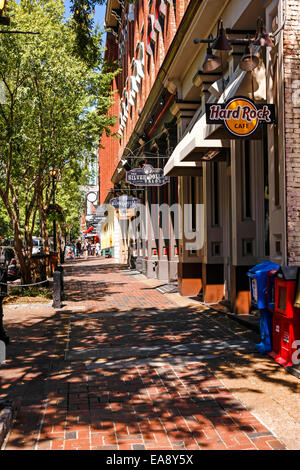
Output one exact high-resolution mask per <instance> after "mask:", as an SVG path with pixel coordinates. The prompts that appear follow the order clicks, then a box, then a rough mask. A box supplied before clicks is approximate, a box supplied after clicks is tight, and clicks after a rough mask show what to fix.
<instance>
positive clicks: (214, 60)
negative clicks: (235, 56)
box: [203, 47, 222, 73]
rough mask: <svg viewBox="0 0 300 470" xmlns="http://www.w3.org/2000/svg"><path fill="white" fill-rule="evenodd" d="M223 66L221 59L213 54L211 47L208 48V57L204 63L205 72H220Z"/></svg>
mask: <svg viewBox="0 0 300 470" xmlns="http://www.w3.org/2000/svg"><path fill="white" fill-rule="evenodd" d="M221 65H222V60H221V57H218V56H216V55H214V54H213V52H212V49H211V48H210V47H208V48H207V53H206V57H205V59H204V63H203V72H206V73H207V72H214V71H215V70H218V69H219V68H220V67H221Z"/></svg>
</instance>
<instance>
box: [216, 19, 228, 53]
mask: <svg viewBox="0 0 300 470" xmlns="http://www.w3.org/2000/svg"><path fill="white" fill-rule="evenodd" d="M211 48H212V49H215V50H218V51H230V50H231V49H232V47H231V44H229V42H228V39H227V37H226V33H225V29H224V27H223V21H222V20H219V24H218V33H217V37H216V39H215V40H214V41H213V43H212V45H211Z"/></svg>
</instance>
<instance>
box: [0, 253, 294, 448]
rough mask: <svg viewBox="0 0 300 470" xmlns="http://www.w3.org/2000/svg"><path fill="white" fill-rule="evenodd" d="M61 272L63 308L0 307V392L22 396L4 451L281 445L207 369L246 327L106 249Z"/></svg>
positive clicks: (235, 348) (238, 351) (239, 340)
mask: <svg viewBox="0 0 300 470" xmlns="http://www.w3.org/2000/svg"><path fill="white" fill-rule="evenodd" d="M65 280H66V295H67V301H66V305H65V306H64V308H63V309H61V310H60V311H54V310H53V309H52V308H51V307H49V306H48V307H46V306H43V307H42V308H41V309H37V308H31V309H30V312H29V311H27V312H26V311H25V312H24V310H21V309H20V311H19V315H18V316H16V315H15V313H16V311H17V310H15V311H12V310H8V309H7V311H5V317H4V318H5V322H6V325H7V327H8V333H9V334H10V336H11V338H13V342H12V345H11V346H10V348H9V351H8V354H9V358H8V361H7V365H6V367H5V368H3V369H1V371H0V378H1V385H2V392H1V395H0V398H6V397H7V396H9V397H17V396H19V397H20V396H21V397H22V403H21V407H20V410H19V413H18V415H17V419H16V421H15V423H14V427H13V430H12V432H11V434H10V436H9V439H8V442H7V444H6V447H5V449H6V450H11V449H53V450H54V449H61V450H68V449H82V450H83V449H84V450H86V449H91V450H92V449H107V450H114V449H119V450H125V449H127V450H139V449H146V450H150V449H176V450H181V449H189V450H192V449H194V450H195V449H203V450H205V449H209V450H214V449H215V450H217V449H253V450H254V449H261V450H265V449H266V450H269V449H270V450H271V449H283V448H285V446H284V445H283V444H282V443H281V442H280V441H279V440H278V439H277V438H275V437H274V435H273V434H272V432H271V431H270V430H269V429H268V428H267V427H266V426H265V425H263V424H262V423H261V422H260V420H259V419H258V418H257V417H255V416H254V415H253V414H252V413H251V411H249V410H247V408H246V407H245V406H244V405H243V404H242V402H241V401H240V400H239V399H237V398H236V397H235V396H234V395H233V394H232V393H231V391H230V390H229V389H228V388H227V387H226V386H225V385H224V382H223V380H222V379H220V378H218V377H217V376H216V374H215V372H213V371H212V369H214V368H215V369H216V370H217V369H218V370H221V369H222V367H223V368H224V364H225V363H226V362H225V359H226V358H227V359H230V358H232V357H233V355H234V356H235V355H244V354H246V353H249V352H251V351H252V349H253V345H252V343H251V341H249V339H248V338H247V337H245V336H244V335H240V334H238V333H237V332H233V331H232V330H230V329H228V328H226V327H223V326H222V325H220V323H219V322H217V321H215V319H214V318H210V317H209V316H208V315H207V314H206V312H204V311H202V312H201V308H199V307H183V306H179V305H177V303H176V301H175V300H174V302H172V300H171V298H172V297H170V296H169V295H163V294H161V293H159V292H158V291H157V290H156V289H155V288H154V286H155V282H153V281H152V285H151V283H149V282H147V281H145V279H144V278H143V277H142V276H133V275H131V274H130V273H129V272H128V270H127V269H123V268H122V267H120V266H117V265H114V264H113V263H112V260H94V259H93V260H91V259H90V260H87V261H79V262H74V263H70V264H69V265H67V266H66V276H65ZM174 299H176V297H174ZM21 312H22V313H21ZM211 366H213V367H211ZM231 373H232V374H234V371H233V370H232V371H231Z"/></svg>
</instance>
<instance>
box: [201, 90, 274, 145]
mask: <svg viewBox="0 0 300 470" xmlns="http://www.w3.org/2000/svg"><path fill="white" fill-rule="evenodd" d="M274 121H275V110H274V105H273V104H256V103H254V102H253V101H252V100H250V99H249V98H245V97H235V98H232V99H231V100H229V101H227V102H226V103H221V104H220V103H213V104H211V103H206V122H207V124H223V125H224V126H225V127H226V129H227V130H228V131H229V132H230V133H231V134H233V135H234V136H236V137H244V138H245V137H248V136H249V135H251V134H253V132H255V131H256V129H257V127H258V126H259V124H260V123H265V124H272V123H273V122H274Z"/></svg>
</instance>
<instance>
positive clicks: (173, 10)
mask: <svg viewBox="0 0 300 470" xmlns="http://www.w3.org/2000/svg"><path fill="white" fill-rule="evenodd" d="M165 3H166V6H167V10H166V16H165V21H164V33H157V36H156V37H157V40H156V44H155V54H154V57H153V56H149V55H148V54H147V53H146V46H147V44H146V40H147V27H148V15H149V14H153V15H155V8H156V0H153V2H152V6H151V9H150V10H149V2H148V0H138V1H137V2H136V4H135V20H134V23H133V25H132V24H131V25H130V23H128V37H127V40H126V44H125V54H124V57H123V60H122V63H123V70H122V73H121V75H120V76H119V78H118V79H117V81H115V83H114V84H113V89H116V88H118V93H117V94H116V100H115V104H114V106H113V107H112V108H111V110H110V113H112V114H113V115H116V116H117V117H118V116H119V112H120V98H121V96H122V92H123V89H124V86H125V83H126V78H127V77H128V76H130V75H131V60H132V51H134V54H135V48H136V45H137V42H138V41H140V42H144V47H145V67H144V69H145V78H144V79H143V80H142V83H141V89H140V92H139V93H138V94H137V98H136V100H135V105H134V106H131V105H129V113H128V114H129V116H128V119H127V123H126V127H125V129H124V132H123V136H122V138H121V139H120V140H118V139H115V138H113V137H108V138H107V137H106V136H103V137H102V140H101V144H102V146H104V149H101V148H100V149H99V166H100V204H102V203H103V201H104V200H105V198H106V196H107V192H108V191H109V188H111V187H112V183H111V177H112V175H113V173H114V171H115V168H116V166H117V164H118V161H119V158H120V156H121V154H122V153H123V150H124V148H125V147H126V146H127V142H128V140H129V138H130V136H131V134H132V131H133V129H134V127H135V125H136V123H137V121H138V118H139V114H138V113H139V111H142V109H143V107H144V104H145V102H146V100H147V97H148V96H149V93H150V91H151V88H152V86H153V84H154V82H155V79H156V76H157V73H158V71H159V69H160V67H161V65H162V63H163V60H164V58H165V56H166V54H167V52H168V49H169V47H170V45H171V42H172V40H173V38H174V36H175V33H176V30H177V28H178V26H179V24H180V22H181V20H182V17H183V15H184V13H185V11H186V8H187V6H188V4H189V1H188V0H185V1H181V0H177V1H176V2H174V4H173V5H169V4H168V3H167V1H166V0H165ZM127 8H128V5H127V6H126V9H127ZM126 9H125V12H126ZM123 22H124V15H123ZM142 25H144V35H143V37H142V36H141V28H142ZM132 34H133V35H134V43H132V36H131V35H132ZM113 43H114V44H113ZM106 47H107V49H109V51H110V53H109V54H110V55H111V53H112V52H111V51H112V50H114V53H115V54H116V57H117V55H118V51H117V48H116V43H115V42H114V38H113V37H112V36H108V40H107V44H106ZM127 91H129V89H128V90H127ZM117 121H118V119H117ZM118 127H119V126H118V122H117V124H116V126H115V131H116V132H117V131H118Z"/></svg>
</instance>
